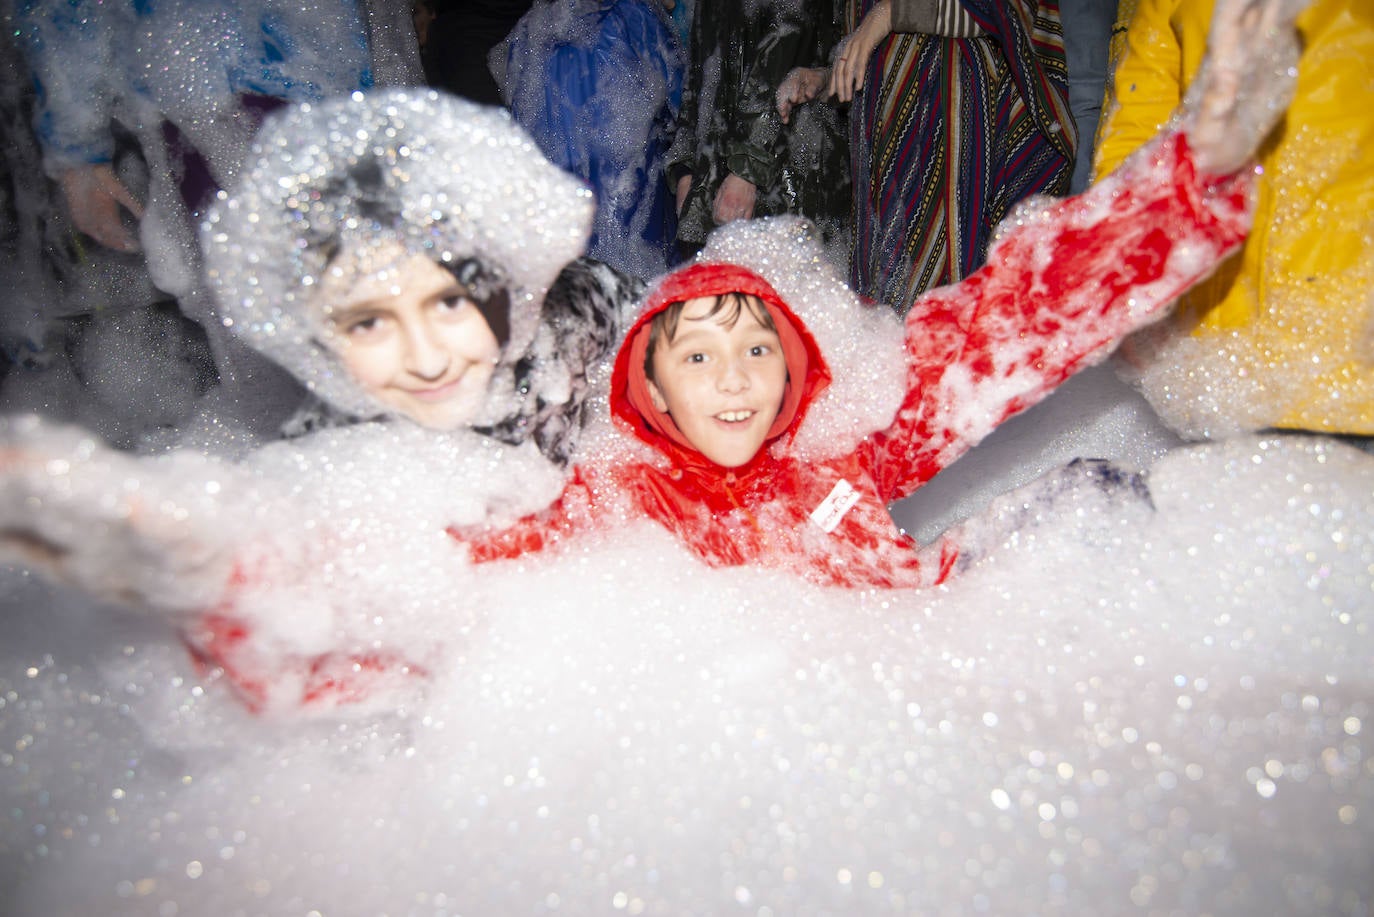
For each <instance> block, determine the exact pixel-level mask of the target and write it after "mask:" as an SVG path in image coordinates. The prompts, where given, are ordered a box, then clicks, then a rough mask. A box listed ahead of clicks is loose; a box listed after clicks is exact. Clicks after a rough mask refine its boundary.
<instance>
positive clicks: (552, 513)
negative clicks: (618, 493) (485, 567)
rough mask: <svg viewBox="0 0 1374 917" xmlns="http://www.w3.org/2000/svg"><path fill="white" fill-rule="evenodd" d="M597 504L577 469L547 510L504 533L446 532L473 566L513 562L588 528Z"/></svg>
mask: <svg viewBox="0 0 1374 917" xmlns="http://www.w3.org/2000/svg"><path fill="white" fill-rule="evenodd" d="M596 503H597V501H596V499H595V497H594V494H593V489H592V487H591V485H590V484H589V483H588V477H587V475H585V474H584V473H583V472H582V471H581V470H580V469H578V470H576V471H574V473H573V477H572V480H570V481H569V482H568V486H567V487H565V488H564V489H563V493H562V494H561V495H559V497H558V499H557V500H556V501H555V502H554V504H553V505H552V506H550V507H549V508H548V509H545V510H541V511H539V512H537V513H533V514H531V515H529V516H525V517H524V518H523V519H519V520H517V521H516V522H515V524H514V525H509V526H506V527H505V528H502V529H490V530H484V529H474V528H459V527H456V526H455V527H450V528H449V529H448V530H447V532H448V535H449V537H451V538H453V539H454V540H455V541H457V542H459V543H460V544H461V545H463V546H465V547H466V548H467V550H468V557H469V559H471V561H472V562H473V563H474V564H485V563H490V562H492V561H496V560H513V559H515V558H517V557H523V556H524V555H526V554H538V553H539V552H541V551H544V550H546V549H548V548H552V547H553V546H555V545H556V544H558V543H559V542H560V541H562V540H563V539H564V538H567V537H570V536H572V535H574V534H576V533H577V532H579V531H581V530H583V529H585V528H587V527H589V526H590V525H591V523H592V521H593V512H594V507H595V506H596Z"/></svg>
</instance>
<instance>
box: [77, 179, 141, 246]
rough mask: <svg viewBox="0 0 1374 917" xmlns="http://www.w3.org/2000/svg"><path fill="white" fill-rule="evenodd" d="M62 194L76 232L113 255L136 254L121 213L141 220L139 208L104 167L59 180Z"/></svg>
mask: <svg viewBox="0 0 1374 917" xmlns="http://www.w3.org/2000/svg"><path fill="white" fill-rule="evenodd" d="M61 184H62V193H63V195H64V196H65V197H66V199H67V209H68V210H69V211H70V212H71V215H72V222H73V223H75V224H76V228H77V229H79V230H81V231H82V232H84V233H85V234H86V235H88V236H90V237H91V238H92V239H94V240H95V241H97V242H99V243H100V244H101V245H103V246H105V247H106V248H112V249H114V250H115V251H117V252H136V251H138V250H139V247H140V246H139V244H138V239H137V238H136V237H135V236H134V234H133V233H131V232H130V231H129V230H128V228H126V227H125V226H124V221H123V219H122V218H121V216H120V213H121V210H127V211H128V212H129V213H131V214H133V217H134V219H136V220H141V219H143V205H142V204H140V203H139V202H138V201H137V200H136V199H135V198H134V196H133V194H131V193H130V192H129V189H128V188H126V187H125V186H124V183H123V182H121V181H120V180H119V178H118V177H117V176H116V175H115V173H114V170H113V169H111V168H110V167H109V166H108V165H106V164H103V163H101V164H96V165H90V166H81V167H80V168H75V169H70V170H68V171H67V172H65V173H63V175H62V177H61Z"/></svg>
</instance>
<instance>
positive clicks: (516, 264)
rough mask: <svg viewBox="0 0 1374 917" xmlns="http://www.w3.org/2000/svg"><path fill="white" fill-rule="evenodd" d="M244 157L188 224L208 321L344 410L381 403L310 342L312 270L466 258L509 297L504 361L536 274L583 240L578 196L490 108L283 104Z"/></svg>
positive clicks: (392, 96) (424, 97) (549, 271)
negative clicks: (201, 260)
mask: <svg viewBox="0 0 1374 917" xmlns="http://www.w3.org/2000/svg"><path fill="white" fill-rule="evenodd" d="M253 157H254V159H255V162H254V163H253V165H252V166H250V167H249V168H248V169H247V170H246V171H245V173H244V175H243V178H242V181H241V182H240V183H239V184H238V186H237V187H236V188H235V189H234V190H232V191H230V192H228V193H225V192H221V194H220V195H219V200H218V201H217V202H216V204H215V205H214V207H213V208H212V210H211V211H210V214H209V216H208V218H207V219H206V221H205V224H204V226H203V227H202V234H203V238H204V246H205V251H206V261H207V277H208V279H209V282H210V285H211V287H212V288H213V289H214V291H215V294H216V297H217V298H218V300H219V304H220V309H221V314H222V319H223V321H224V323H225V325H226V326H228V327H229V328H231V329H232V330H233V331H234V332H235V333H236V334H238V335H239V336H240V337H241V338H243V339H244V340H245V341H246V342H247V343H248V344H249V345H250V346H252V347H254V348H256V349H257V350H260V351H262V352H263V353H265V354H267V355H268V356H269V357H271V358H272V359H274V360H276V361H277V362H278V363H280V364H281V365H282V366H284V367H286V368H287V369H288V370H290V371H291V372H292V373H294V374H295V375H296V376H297V377H299V378H300V379H301V381H302V382H304V383H305V384H306V386H307V387H309V388H310V389H311V391H313V392H315V393H316V394H318V395H319V396H320V397H322V398H324V399H325V400H326V401H328V402H329V403H330V404H331V405H333V406H334V407H336V408H338V409H340V410H343V411H345V412H347V413H350V414H355V415H361V416H371V415H376V414H378V413H379V412H380V413H385V411H384V410H383V408H382V406H381V405H380V404H379V403H378V402H376V401H375V400H374V399H372V398H370V397H369V396H368V395H366V394H365V393H364V392H363V391H362V389H361V388H360V387H359V386H358V385H357V384H356V383H355V382H354V381H353V380H352V379H351V378H350V377H349V376H348V375H347V373H346V372H345V371H344V369H343V367H342V365H341V364H340V363H339V361H338V359H337V357H336V356H335V355H334V354H333V352H332V351H331V350H330V348H329V347H328V346H327V345H326V343H325V316H326V311H325V310H326V309H327V308H328V306H329V304H328V303H326V302H322V301H321V299H320V297H319V294H318V292H317V289H318V287H319V285H320V284H321V282H322V281H323V280H324V279H325V276H326V274H327V272H330V271H331V270H332V269H333V268H338V269H340V270H344V271H345V272H347V271H356V272H358V273H359V276H361V272H364V271H371V270H386V269H394V268H395V267H396V266H397V263H398V257H397V256H396V255H395V254H393V255H391V256H385V253H386V252H387V251H390V252H392V253H396V252H400V253H402V254H401V255H400V256H399V258H400V260H404V258H407V257H413V256H415V255H421V256H424V257H427V258H430V259H431V260H433V261H434V262H436V263H438V264H441V265H452V266H456V265H458V264H459V263H461V262H462V261H464V260H467V259H475V260H476V261H478V262H480V263H481V264H482V266H483V267H484V268H485V269H486V270H487V271H488V272H490V273H491V274H492V275H493V276H494V277H495V279H496V280H497V282H499V283H502V284H504V285H505V286H506V288H507V290H508V292H509V294H510V310H511V314H510V337H509V340H508V341H507V343H506V346H505V350H504V356H503V359H502V362H503V363H504V362H507V361H509V360H510V359H512V358H513V357H515V356H517V355H519V354H521V353H522V352H523V351H524V350H526V349H527V348H528V347H529V345H530V344H531V343H532V342H533V340H534V338H535V334H536V331H537V329H538V325H539V313H540V307H541V305H542V303H543V298H544V294H545V292H546V290H547V289H548V286H549V284H550V283H552V281H553V279H554V278H555V277H556V276H557V275H558V272H559V270H560V269H561V268H562V267H563V266H564V265H565V264H567V263H568V262H569V261H571V260H572V259H574V258H576V257H577V256H578V255H580V254H581V253H582V251H583V247H584V246H585V243H586V240H587V233H588V227H589V224H590V221H591V215H592V208H593V201H592V197H591V193H590V192H589V191H587V190H586V189H585V188H584V187H582V185H581V184H580V183H579V182H578V181H577V180H576V179H574V178H572V177H570V176H568V175H566V174H564V173H563V172H561V171H560V170H559V169H557V168H555V167H554V166H552V165H551V164H549V163H548V162H547V161H546V160H545V159H544V158H543V157H542V156H541V155H540V154H539V152H538V150H537V149H536V148H535V146H534V144H533V142H532V141H531V140H530V139H529V137H528V135H526V134H525V132H524V131H523V130H521V129H520V128H519V127H518V126H516V125H515V124H514V123H512V122H511V120H510V118H509V117H508V116H507V115H506V114H505V113H504V112H502V111H500V110H497V109H488V108H484V107H482V106H479V105H474V104H472V103H469V102H466V101H463V100H461V99H457V98H453V97H449V96H445V95H442V94H440V93H437V92H433V91H416V90H386V91H378V92H373V93H369V94H362V93H354V94H352V95H350V96H347V97H341V98H336V99H331V100H329V101H326V102H323V103H321V104H318V105H301V106H297V107H293V108H291V109H289V110H286V111H285V112H283V113H281V114H278V115H276V116H274V117H273V118H270V119H269V120H268V122H267V123H266V124H265V125H264V127H263V129H262V132H261V133H260V134H259V135H258V138H257V140H256V141H255V142H254V145H253ZM343 258H351V259H354V261H353V262H343V263H340V262H341V261H342V259H343ZM374 262H375V263H374ZM383 262H385V263H383ZM353 264H356V267H354V266H352V265H353Z"/></svg>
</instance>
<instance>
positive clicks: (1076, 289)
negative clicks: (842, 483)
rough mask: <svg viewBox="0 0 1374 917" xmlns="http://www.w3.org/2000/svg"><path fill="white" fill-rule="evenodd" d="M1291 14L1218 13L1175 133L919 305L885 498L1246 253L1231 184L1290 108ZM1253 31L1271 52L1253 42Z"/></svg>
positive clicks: (1003, 239)
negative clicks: (1227, 260)
mask: <svg viewBox="0 0 1374 917" xmlns="http://www.w3.org/2000/svg"><path fill="white" fill-rule="evenodd" d="M1296 12H1297V4H1295V3H1294V2H1293V0H1220V2H1219V3H1218V8H1217V15H1216V18H1215V20H1214V22H1215V29H1216V33H1215V35H1214V37H1213V44H1212V46H1211V48H1212V49H1211V50H1210V51H1209V55H1212V56H1213V58H1214V59H1213V62H1212V64H1211V65H1210V66H1211V69H1210V71H1209V72H1210V73H1211V74H1212V75H1211V76H1210V77H1208V78H1207V79H1202V78H1201V77H1200V78H1199V81H1198V83H1199V84H1200V85H1201V88H1200V89H1199V91H1198V95H1197V96H1196V98H1195V99H1193V100H1192V101H1191V102H1190V103H1189V104H1188V105H1186V106H1185V107H1184V109H1183V111H1182V113H1181V118H1180V125H1181V128H1180V129H1174V130H1169V131H1166V132H1164V133H1163V134H1162V135H1161V136H1160V137H1159V138H1157V139H1156V141H1154V142H1153V143H1151V144H1150V145H1148V146H1147V147H1145V148H1144V149H1142V150H1141V151H1140V152H1139V153H1137V154H1136V155H1135V156H1134V157H1132V159H1131V160H1129V161H1128V162H1127V164H1126V165H1125V166H1123V168H1122V169H1120V170H1118V171H1117V172H1116V173H1114V174H1113V175H1112V176H1111V177H1110V178H1109V179H1108V180H1106V181H1104V182H1102V183H1100V184H1098V185H1096V186H1094V187H1093V188H1091V189H1089V190H1088V191H1087V192H1085V193H1083V194H1082V195H1079V196H1078V197H1075V198H1071V199H1069V200H1066V201H1059V202H1047V201H1040V202H1035V203H1032V204H1031V205H1029V206H1027V207H1024V208H1022V209H1020V210H1018V211H1017V213H1015V214H1014V215H1013V217H1012V218H1011V219H1009V220H1008V221H1007V222H1006V223H1004V224H1003V226H1002V227H1001V229H1000V230H999V237H998V239H997V240H996V241H995V243H994V245H993V247H992V249H991V250H990V252H989V255H988V262H987V264H986V265H985V266H984V267H983V268H982V269H980V270H979V271H977V272H976V273H974V274H973V275H971V276H970V277H969V278H968V279H966V280H965V281H963V282H962V283H960V284H957V285H955V286H951V287H945V288H942V289H939V290H935V291H932V292H931V293H929V294H927V295H926V296H924V297H922V298H921V299H920V300H918V301H917V302H916V303H915V304H914V305H913V307H912V309H911V312H910V313H909V314H908V316H907V319H906V336H907V349H908V354H909V364H908V378H907V384H908V391H907V396H906V400H905V402H904V403H903V405H902V408H901V409H900V410H899V411H898V415H897V418H896V420H895V421H894V423H893V425H892V427H891V428H890V429H889V430H888V431H887V432H886V433H885V434H883V435H881V436H879V437H876V438H875V440H874V441H873V444H872V447H871V448H873V449H874V450H875V453H876V454H875V456H874V460H873V467H874V468H875V469H877V472H878V477H879V480H880V483H881V484H882V486H883V487H884V490H885V495H886V496H887V497H888V498H889V499H899V498H900V497H903V496H906V495H907V494H909V493H910V492H911V491H912V490H914V489H915V488H916V487H918V486H920V485H921V484H922V483H924V482H925V481H926V480H928V479H930V478H931V477H933V476H934V475H935V474H936V473H937V472H939V471H940V470H941V469H943V468H945V467H947V466H948V465H949V464H950V463H952V462H953V461H954V460H955V459H956V458H958V457H959V456H960V455H962V454H963V453H964V452H966V451H967V450H968V449H970V448H972V447H973V446H974V445H976V444H977V443H978V442H979V441H980V440H981V439H982V438H983V437H984V436H986V435H987V434H988V433H990V432H991V431H992V430H993V429H994V428H995V427H996V426H997V425H998V424H1000V423H1001V422H1002V421H1003V420H1005V419H1006V418H1008V417H1010V416H1012V415H1013V414H1015V413H1017V412H1019V411H1021V410H1024V409H1025V408H1027V407H1029V406H1030V405H1032V404H1034V403H1036V402H1037V401H1039V400H1040V399H1042V398H1044V397H1045V396H1046V395H1047V394H1049V393H1050V392H1051V391H1053V390H1054V389H1055V388H1056V387H1057V386H1058V385H1059V384H1060V383H1061V382H1063V381H1064V380H1065V379H1066V378H1068V376H1070V375H1071V374H1073V373H1074V372H1076V371H1078V370H1079V369H1081V368H1083V367H1084V366H1087V365H1091V364H1092V363H1094V362H1098V361H1100V360H1101V359H1103V358H1105V356H1106V355H1107V354H1108V353H1109V352H1110V351H1111V349H1112V348H1113V347H1114V346H1115V345H1116V344H1117V342H1119V341H1120V339H1121V338H1122V337H1123V336H1124V335H1126V334H1127V333H1129V332H1131V331H1133V330H1135V329H1136V328H1138V327H1140V326H1142V325H1144V324H1147V323H1149V322H1151V321H1153V320H1155V319H1156V318H1158V317H1159V316H1160V315H1162V314H1163V312H1164V310H1165V309H1166V308H1167V307H1168V306H1169V305H1170V304H1171V303H1172V302H1173V301H1174V299H1175V298H1177V297H1178V296H1179V295H1180V294H1181V293H1183V292H1184V291H1185V290H1187V289H1188V287H1189V286H1191V285H1192V284H1193V283H1195V282H1197V281H1198V280H1199V279H1201V278H1202V277H1204V276H1206V274H1207V273H1209V272H1210V271H1211V270H1212V269H1213V268H1215V267H1216V265H1217V264H1218V263H1220V261H1221V260H1222V259H1223V258H1224V257H1225V256H1226V255H1227V254H1228V253H1229V252H1231V251H1232V250H1234V249H1235V248H1236V247H1237V246H1239V245H1240V244H1241V242H1242V241H1244V238H1245V234H1246V232H1247V231H1248V228H1249V218H1250V214H1249V189H1250V187H1251V185H1252V182H1253V176H1252V175H1250V174H1248V173H1246V172H1244V171H1240V172H1235V171H1234V170H1236V169H1239V167H1240V166H1241V165H1242V164H1243V163H1245V162H1246V161H1247V159H1248V157H1249V156H1250V155H1252V154H1253V151H1254V148H1255V146H1256V145H1258V143H1259V142H1260V141H1261V140H1262V139H1263V137H1264V135H1265V134H1266V133H1267V132H1268V130H1269V129H1270V128H1271V127H1272V126H1273V124H1274V123H1275V121H1276V120H1277V119H1278V118H1279V117H1280V116H1281V114H1282V112H1283V110H1284V107H1285V105H1286V104H1287V100H1288V95H1289V93H1290V92H1291V85H1292V80H1293V71H1292V67H1291V60H1292V59H1293V58H1292V57H1291V56H1290V54H1291V53H1295V50H1296V39H1295V36H1294V33H1293V29H1292V16H1293V15H1296ZM1256 27H1260V28H1264V29H1272V30H1274V32H1275V41H1274V44H1271V45H1270V46H1269V47H1267V48H1266V47H1259V46H1257V45H1256V44H1254V43H1247V42H1248V38H1247V34H1248V33H1249V32H1250V30H1253V29H1254V28H1256ZM1279 45H1286V46H1287V49H1283V50H1281V49H1279V48H1278V47H1277V46H1279ZM1194 143H1199V144H1201V148H1200V149H1198V150H1196V151H1194V149H1193V144H1194ZM1228 172H1231V173H1233V174H1229V175H1228V174H1226V173H1228Z"/></svg>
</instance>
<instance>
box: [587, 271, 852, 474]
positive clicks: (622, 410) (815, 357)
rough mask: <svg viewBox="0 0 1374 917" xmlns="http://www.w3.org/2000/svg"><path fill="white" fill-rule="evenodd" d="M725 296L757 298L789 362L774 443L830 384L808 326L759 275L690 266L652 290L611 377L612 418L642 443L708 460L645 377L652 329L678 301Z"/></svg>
mask: <svg viewBox="0 0 1374 917" xmlns="http://www.w3.org/2000/svg"><path fill="white" fill-rule="evenodd" d="M724 293H747V294H749V295H751V296H757V297H758V298H759V299H760V300H762V301H763V303H764V305H765V306H766V307H767V308H768V313H769V314H770V315H771V316H772V317H773V324H774V325H775V326H776V327H777V330H778V338H779V340H780V341H781V342H782V352H783V358H784V359H785V360H786V362H787V388H786V390H785V391H784V393H783V400H782V408H781V410H779V411H778V416H777V418H776V419H775V420H774V421H773V426H772V427H771V428H770V429H769V431H768V441H769V442H772V441H773V440H775V439H777V438H778V437H779V436H782V435H783V434H787V433H792V432H795V430H796V429H797V428H798V427H799V426H800V425H801V422H802V421H803V419H804V418H805V416H806V411H807V409H808V408H809V407H810V406H811V405H812V403H813V402H814V401H815V399H816V397H817V396H818V395H820V393H821V392H823V391H824V390H825V388H826V387H827V386H828V385H829V384H830V368H829V367H828V366H827V365H826V363H825V359H824V358H823V357H822V356H821V351H820V347H819V346H818V345H817V344H816V341H815V339H814V338H813V337H812V336H811V332H810V331H808V330H807V328H806V325H805V323H803V322H802V320H801V319H800V318H798V317H797V315H796V313H795V312H793V311H792V309H791V307H789V306H788V305H787V303H785V302H783V300H782V297H781V296H779V295H778V293H777V291H776V290H774V289H773V287H772V286H771V285H770V284H769V283H768V281H766V280H764V279H763V278H762V277H760V276H759V275H758V274H755V273H754V272H753V271H751V270H748V269H747V268H743V267H739V266H738V265H733V264H692V265H689V266H687V267H685V268H682V269H681V270H678V271H674V272H673V273H671V274H669V275H668V276H667V277H665V278H663V279H662V280H661V281H660V282H659V283H658V285H657V286H656V287H654V288H653V289H652V290H650V291H649V293H648V294H647V297H646V300H645V307H644V311H643V313H642V314H641V315H640V317H639V319H638V321H636V322H635V324H634V326H633V327H632V328H631V329H630V333H629V334H628V335H627V336H626V338H625V343H624V344H623V345H622V346H621V348H620V352H619V353H618V354H616V359H615V369H614V371H613V372H612V375H611V414H612V416H614V417H615V418H616V419H617V420H619V421H620V422H621V423H623V424H625V425H626V426H627V427H628V428H629V429H630V430H631V431H633V433H634V434H635V435H636V436H637V437H639V438H640V439H641V440H643V441H644V442H646V443H648V444H649V445H651V446H653V447H654V448H656V449H658V450H660V451H662V452H665V453H667V454H669V455H677V456H683V455H686V456H695V457H697V458H698V459H700V460H701V461H705V459H704V458H703V457H702V456H701V453H700V452H698V451H697V450H696V448H695V447H693V446H692V445H691V444H690V443H689V442H688V441H687V439H686V437H684V436H683V435H682V432H681V431H680V430H678V428H677V424H675V423H674V422H673V419H672V417H670V416H668V415H667V414H664V413H662V412H660V411H658V410H657V409H655V408H654V404H653V400H652V399H651V397H650V395H649V386H648V379H647V378H646V377H645V375H644V359H645V356H646V355H647V353H648V345H649V324H650V323H651V322H652V321H653V319H654V316H655V315H657V314H659V313H660V312H662V311H663V310H664V309H666V308H668V307H669V306H670V305H672V304H673V303H676V302H684V301H686V300H689V299H697V298H700V297H704V296H719V295H722V294H724Z"/></svg>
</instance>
